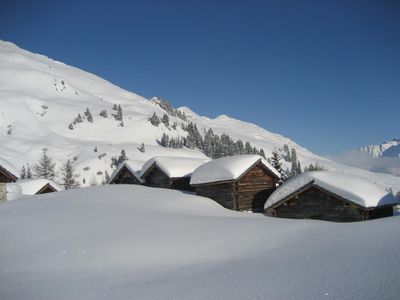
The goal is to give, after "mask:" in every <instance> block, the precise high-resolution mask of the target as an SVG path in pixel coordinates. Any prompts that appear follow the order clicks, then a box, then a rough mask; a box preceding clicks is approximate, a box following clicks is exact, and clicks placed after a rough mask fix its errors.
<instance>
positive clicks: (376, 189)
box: [264, 171, 398, 209]
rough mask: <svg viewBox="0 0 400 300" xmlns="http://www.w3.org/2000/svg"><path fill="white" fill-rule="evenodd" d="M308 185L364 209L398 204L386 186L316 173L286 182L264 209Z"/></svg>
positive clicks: (354, 178) (327, 173) (350, 176)
mask: <svg viewBox="0 0 400 300" xmlns="http://www.w3.org/2000/svg"><path fill="white" fill-rule="evenodd" d="M308 185H310V186H317V187H320V188H322V189H324V190H327V191H329V192H331V193H333V194H335V195H338V196H339V197H341V198H344V199H346V200H348V201H351V202H353V203H355V204H357V205H359V206H361V207H364V208H370V207H376V206H383V205H391V204H397V203H398V199H396V197H395V196H394V195H393V194H392V193H389V192H388V191H387V190H386V188H385V187H384V186H381V185H378V184H375V183H372V182H369V181H366V180H364V179H361V178H359V177H355V176H352V175H348V174H344V173H339V172H329V171H315V172H306V173H303V174H300V175H297V176H295V177H293V178H291V179H290V180H289V181H287V182H285V183H284V184H283V185H281V186H280V187H279V188H278V189H276V190H275V191H274V192H273V193H272V194H271V196H270V197H269V198H268V199H267V201H266V202H265V205H264V209H268V208H270V207H272V206H274V205H275V204H276V203H278V202H280V201H282V200H285V199H287V198H288V197H290V196H292V195H293V194H295V193H297V192H298V191H300V190H301V189H303V188H305V187H306V186H308Z"/></svg>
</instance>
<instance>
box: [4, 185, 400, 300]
mask: <svg viewBox="0 0 400 300" xmlns="http://www.w3.org/2000/svg"><path fill="white" fill-rule="evenodd" d="M399 226H400V218H399V217H390V218H386V219H380V220H374V221H366V222H358V223H347V224H337V223H329V222H322V221H311V220H308V221H306V220H285V219H275V218H269V217H265V216H262V215H259V214H246V213H239V212H234V211H229V210H226V209H224V208H222V207H220V206H219V205H218V204H216V203H215V202H214V201H211V200H209V199H207V198H202V197H198V196H193V195H189V194H184V193H181V192H179V191H174V190H164V189H152V188H147V187H142V186H129V185H111V186H104V187H91V188H84V189H78V190H72V191H63V192H58V193H52V194H46V195H39V196H33V197H31V198H29V199H28V198H26V199H22V200H15V201H11V202H6V203H4V204H2V205H0V231H1V233H2V234H1V235H0V244H1V247H0V299H40V300H45V299H396V298H398V295H399V293H400V286H399V284H398V278H399V276H400V260H399V259H398V256H399V253H398V252H399V251H398V249H399V247H400V231H399V230H398V228H399Z"/></svg>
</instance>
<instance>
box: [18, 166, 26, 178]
mask: <svg viewBox="0 0 400 300" xmlns="http://www.w3.org/2000/svg"><path fill="white" fill-rule="evenodd" d="M19 178H20V179H26V168H25V166H22V168H21V171H19Z"/></svg>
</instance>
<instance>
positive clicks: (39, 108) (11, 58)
mask: <svg viewBox="0 0 400 300" xmlns="http://www.w3.org/2000/svg"><path fill="white" fill-rule="evenodd" d="M118 106H120V107H121V110H122V120H120V119H119V118H118V116H117V115H118V110H115V109H114V108H118ZM87 109H89V112H90V117H89V115H85V112H86V111H87ZM180 110H181V111H182V112H185V113H186V115H187V120H186V121H185V120H182V119H181V118H179V117H178V116H173V115H170V116H169V119H170V123H171V124H172V123H173V122H175V121H176V122H177V124H181V123H186V124H187V123H188V122H194V123H195V124H197V126H198V127H199V129H200V130H202V129H204V128H206V129H208V128H212V129H213V130H214V132H215V133H218V134H222V133H227V134H229V135H230V136H231V137H232V138H234V139H242V140H243V141H248V142H250V143H251V144H252V145H253V146H255V147H257V148H260V149H263V150H264V151H265V154H266V155H267V156H270V154H271V151H272V150H273V149H274V148H280V147H282V146H283V144H287V145H288V146H290V147H292V148H295V149H296V151H297V154H298V158H299V160H300V161H301V162H302V164H303V166H305V165H308V164H309V163H315V162H318V163H319V164H320V165H322V166H324V167H325V168H327V169H330V170H337V171H343V172H347V173H351V174H354V175H358V176H360V177H364V178H366V179H368V180H370V181H376V182H380V183H381V184H384V185H386V186H391V187H393V189H394V190H395V191H396V190H400V182H399V180H398V178H395V177H393V176H390V175H385V174H375V173H370V172H367V171H364V170H360V169H357V168H353V167H348V166H346V165H343V164H340V163H336V162H333V161H330V160H328V159H326V158H323V157H320V156H317V155H315V154H313V153H312V152H310V151H308V150H307V149H305V148H303V147H301V146H299V145H298V144H296V143H295V142H293V141H291V140H290V139H288V138H286V137H283V136H281V135H279V134H275V133H271V132H268V131H267V130H265V129H263V128H260V127H259V126H257V125H254V124H251V123H248V122H243V121H240V120H236V119H233V118H230V117H228V116H225V115H222V116H219V117H217V118H215V119H210V118H207V117H203V116H199V115H197V114H196V113H195V112H193V111H191V110H190V109H189V108H186V107H185V108H180ZM104 111H106V114H107V117H104V116H105V113H104ZM154 112H155V113H156V114H157V115H158V116H160V117H161V116H162V115H163V114H164V113H166V111H165V110H163V109H162V108H161V107H160V106H159V105H158V104H157V101H149V100H148V99H145V98H143V97H141V96H139V95H136V94H134V93H131V92H128V91H125V90H123V89H121V88H119V87H117V86H115V85H113V84H111V83H110V82H107V81H105V80H103V79H101V78H99V77H97V76H95V75H93V74H90V73H87V72H84V71H82V70H79V69H77V68H74V67H71V66H67V65H65V64H63V63H61V62H57V61H54V60H51V59H49V58H47V57H45V56H42V55H37V54H32V53H30V52H28V51H25V50H23V49H20V48H19V47H17V46H16V45H14V44H12V43H9V42H4V41H0V164H1V165H4V166H5V167H6V168H8V169H10V170H11V171H13V172H14V173H16V174H18V171H19V170H20V168H21V167H22V166H23V165H25V164H26V163H30V164H32V163H35V162H36V161H37V160H38V158H39V156H40V154H41V150H42V148H48V153H49V155H50V156H51V157H53V158H54V160H55V162H56V163H57V167H60V166H61V164H62V163H63V162H65V161H66V159H67V158H68V157H70V158H71V159H73V160H74V161H75V167H76V171H77V172H78V173H79V174H80V182H81V184H83V181H85V184H83V185H89V184H92V183H100V182H102V181H104V178H105V171H108V173H109V174H111V173H112V170H111V167H110V163H111V157H112V156H117V155H119V153H120V152H121V150H122V149H124V150H125V151H126V153H127V156H128V157H129V158H130V159H134V160H137V161H145V160H147V159H149V158H150V157H153V156H160V155H172V156H182V157H197V158H205V155H204V154H203V153H202V152H201V151H199V150H196V149H194V150H192V149H188V148H183V149H171V148H164V147H161V146H160V145H159V143H158V142H157V140H160V138H161V136H162V134H163V133H167V134H168V135H169V136H170V137H182V136H186V135H187V132H186V131H184V130H182V128H181V127H180V126H177V128H176V129H173V128H171V127H169V128H167V127H166V126H164V125H163V124H160V125H159V126H158V127H156V126H153V125H152V124H151V123H150V122H149V121H148V118H149V117H150V116H151V115H152V114H153V113H154ZM100 114H102V116H101V115H100ZM113 114H114V115H116V117H114V116H113ZM79 115H80V117H79ZM91 119H92V121H91ZM122 125H123V126H122ZM142 143H144V144H145V152H142V151H139V148H140V146H141V144H142Z"/></svg>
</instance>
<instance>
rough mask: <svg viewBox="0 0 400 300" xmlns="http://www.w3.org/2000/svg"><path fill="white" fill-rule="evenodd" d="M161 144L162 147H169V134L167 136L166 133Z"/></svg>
mask: <svg viewBox="0 0 400 300" xmlns="http://www.w3.org/2000/svg"><path fill="white" fill-rule="evenodd" d="M160 142H161V146H163V147H169V136H168V135H167V134H165V132H164V133H163V135H162V136H161V141H160Z"/></svg>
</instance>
